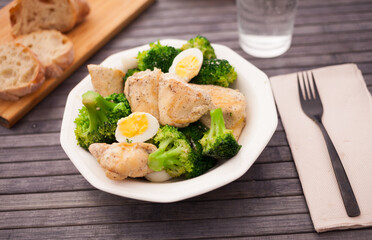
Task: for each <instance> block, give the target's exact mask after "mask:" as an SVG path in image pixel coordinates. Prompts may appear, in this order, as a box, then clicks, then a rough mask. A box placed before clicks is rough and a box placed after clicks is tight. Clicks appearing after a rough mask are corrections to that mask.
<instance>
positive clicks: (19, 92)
mask: <svg viewBox="0 0 372 240" xmlns="http://www.w3.org/2000/svg"><path fill="white" fill-rule="evenodd" d="M44 81H45V71H44V67H43V65H42V64H41V63H40V61H39V60H38V58H37V57H36V56H35V54H34V53H33V52H32V51H31V50H30V49H29V48H27V47H25V46H23V45H22V44H19V43H14V42H11V43H4V44H1V45H0V98H1V99H4V100H8V101H16V100H18V99H19V98H20V97H21V96H24V95H26V94H29V93H32V92H34V91H36V90H37V89H38V88H39V87H40V86H41V85H42V83H43V82H44Z"/></svg>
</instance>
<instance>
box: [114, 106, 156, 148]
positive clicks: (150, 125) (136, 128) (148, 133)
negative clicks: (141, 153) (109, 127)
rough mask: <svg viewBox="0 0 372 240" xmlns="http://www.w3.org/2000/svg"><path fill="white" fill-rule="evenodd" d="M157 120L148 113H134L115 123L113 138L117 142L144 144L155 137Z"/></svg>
mask: <svg viewBox="0 0 372 240" xmlns="http://www.w3.org/2000/svg"><path fill="white" fill-rule="evenodd" d="M158 129H159V122H158V120H157V119H156V118H155V117H154V116H152V115H151V114H149V113H145V112H134V113H132V114H130V115H129V116H128V117H125V118H122V119H120V120H119V121H118V123H117V128H116V131H115V137H116V140H117V141H118V142H129V143H131V142H133V143H134V142H145V141H147V140H149V139H150V138H152V137H153V136H155V134H156V133H157V131H158Z"/></svg>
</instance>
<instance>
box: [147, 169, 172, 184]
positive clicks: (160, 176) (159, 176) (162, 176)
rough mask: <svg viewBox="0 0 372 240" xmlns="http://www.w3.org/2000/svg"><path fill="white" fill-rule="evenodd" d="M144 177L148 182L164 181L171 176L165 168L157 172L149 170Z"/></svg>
mask: <svg viewBox="0 0 372 240" xmlns="http://www.w3.org/2000/svg"><path fill="white" fill-rule="evenodd" d="M145 178H146V179H147V180H149V181H150V182H165V181H168V180H169V179H171V178H172V176H171V175H169V174H168V173H167V172H166V171H165V170H162V171H159V172H150V173H148V174H147V175H146V176H145Z"/></svg>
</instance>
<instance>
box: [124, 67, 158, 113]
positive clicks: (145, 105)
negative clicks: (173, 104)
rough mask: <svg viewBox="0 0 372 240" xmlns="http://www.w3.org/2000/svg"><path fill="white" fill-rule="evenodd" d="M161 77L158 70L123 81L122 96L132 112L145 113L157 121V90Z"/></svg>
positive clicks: (147, 71)
mask: <svg viewBox="0 0 372 240" xmlns="http://www.w3.org/2000/svg"><path fill="white" fill-rule="evenodd" d="M161 76H162V72H161V70H160V69H157V68H154V70H146V71H141V72H137V73H135V74H133V75H132V76H130V77H129V78H127V80H126V81H125V88H124V94H125V96H126V97H127V99H128V101H129V104H130V107H131V109H132V112H147V113H150V114H151V115H153V116H154V117H155V118H157V119H159V109H158V98H159V97H158V88H159V79H160V78H161Z"/></svg>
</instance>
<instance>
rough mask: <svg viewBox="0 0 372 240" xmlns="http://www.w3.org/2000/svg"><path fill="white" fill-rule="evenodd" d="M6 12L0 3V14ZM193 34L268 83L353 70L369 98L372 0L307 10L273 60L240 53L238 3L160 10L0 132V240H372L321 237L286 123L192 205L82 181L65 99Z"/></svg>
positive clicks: (169, 1) (360, 234)
mask: <svg viewBox="0 0 372 240" xmlns="http://www.w3.org/2000/svg"><path fill="white" fill-rule="evenodd" d="M8 2H9V1H8V0H0V7H3V6H4V5H5V4H7V3H8ZM123 11H125V9H123ZM3 24H4V23H1V24H0V25H1V26H2V25H3ZM196 34H202V35H205V36H206V37H207V38H209V39H210V41H211V42H213V43H219V44H224V45H226V46H228V47H230V48H232V49H234V50H235V51H236V52H238V53H239V54H241V55H242V56H243V57H244V58H246V59H247V60H248V61H250V62H252V63H253V64H254V65H256V66H257V67H258V68H260V69H262V70H263V71H264V72H265V73H266V74H267V75H268V76H274V75H277V74H282V73H290V72H294V71H300V70H306V69H312V68H315V67H320V66H326V65H333V64H341V63H348V62H354V63H357V64H358V66H359V68H360V69H361V70H362V72H363V74H364V77H365V80H366V82H367V85H368V86H369V90H370V91H371V92H372V1H371V0H327V1H323V0H300V5H299V8H298V12H297V18H296V24H295V31H294V37H293V44H292V46H291V48H290V50H289V51H288V52H287V53H286V54H284V55H282V56H280V57H278V58H273V59H258V58H254V57H251V56H249V55H247V54H246V53H244V52H243V51H242V50H241V49H240V47H239V44H238V34H237V22H236V6H235V1H233V0H188V1H182V0H158V1H157V2H155V3H154V4H153V5H152V6H150V8H149V9H148V10H146V11H145V12H144V13H143V14H141V15H140V16H139V17H138V18H137V19H135V20H134V21H133V23H131V24H130V25H129V26H127V27H126V28H125V29H124V30H123V31H121V32H120V33H119V34H118V35H117V36H116V37H115V38H114V39H112V40H111V41H110V42H109V43H108V44H107V45H105V46H104V47H103V48H102V49H101V50H100V51H98V52H97V53H96V54H95V55H93V57H91V58H90V59H89V60H88V61H87V62H86V63H84V64H83V66H81V67H80V68H79V69H78V70H77V71H76V72H75V73H74V74H72V75H71V76H70V77H69V78H68V79H66V80H65V82H64V83H62V84H61V85H60V86H59V87H58V88H57V89H56V90H55V91H53V92H52V93H51V94H50V95H49V96H48V97H47V98H45V99H44V100H43V101H42V102H41V103H40V104H38V105H37V107H35V108H34V109H33V110H32V111H31V112H30V113H28V114H27V115H26V116H25V117H24V118H23V119H22V120H21V121H19V122H18V123H17V124H16V125H15V126H14V127H13V128H11V129H6V128H3V127H0V139H1V140H0V239H59V238H62V239H67V238H77V239H83V238H93V239H95V238H97V239H110V238H119V239H211V238H220V239H224V238H226V239H231V238H234V239H271V240H274V239H275V240H276V239H300V240H301V239H371V238H372V237H371V236H372V228H365V229H358V230H344V231H333V232H328V233H323V234H317V233H315V231H314V229H313V225H312V222H311V219H310V215H309V211H308V209H307V206H306V202H305V199H304V196H303V193H302V189H301V184H300V181H299V179H298V175H297V172H296V168H295V165H294V163H293V159H292V156H291V152H290V149H289V146H288V143H287V140H286V136H285V132H284V130H283V128H282V125H281V123H280V121H279V125H278V128H277V130H276V132H275V134H274V136H273V137H272V139H271V141H270V142H269V144H268V146H267V147H266V148H265V149H264V151H263V152H262V154H261V156H260V157H259V158H258V159H257V161H256V163H255V164H254V165H253V166H252V167H251V169H250V170H249V171H248V172H247V173H246V174H245V175H244V176H243V177H241V178H240V179H238V180H236V181H234V182H232V183H230V184H228V185H226V186H224V187H222V188H220V189H217V190H214V191H212V192H209V193H206V194H204V195H201V196H198V197H194V198H191V199H188V200H185V201H181V202H177V203H171V204H154V203H148V202H142V201H137V200H132V199H127V198H122V197H118V196H114V195H111V194H108V193H105V192H102V191H100V190H96V189H95V188H94V187H92V186H91V185H90V184H89V183H88V182H87V181H86V180H85V179H84V178H83V177H82V176H81V175H80V173H79V172H78V171H77V169H76V168H75V167H74V165H73V164H72V162H71V161H70V160H69V159H68V157H67V156H66V154H65V153H64V151H63V150H62V148H61V146H60V142H59V135H60V133H59V132H60V127H61V121H62V115H63V111H64V107H65V102H66V98H67V94H68V93H69V91H70V90H71V89H72V88H73V87H74V86H75V85H76V84H77V83H78V82H79V81H80V80H81V79H82V78H83V77H84V76H85V75H87V73H88V72H87V68H86V65H87V64H89V63H96V64H98V63H100V62H101V61H102V60H103V59H105V58H106V57H107V56H109V55H111V54H113V53H115V52H117V51H120V50H124V49H128V48H132V47H135V46H138V45H142V44H146V43H149V42H153V41H156V40H157V39H163V38H179V39H189V38H191V37H193V36H195V35H196Z"/></svg>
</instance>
